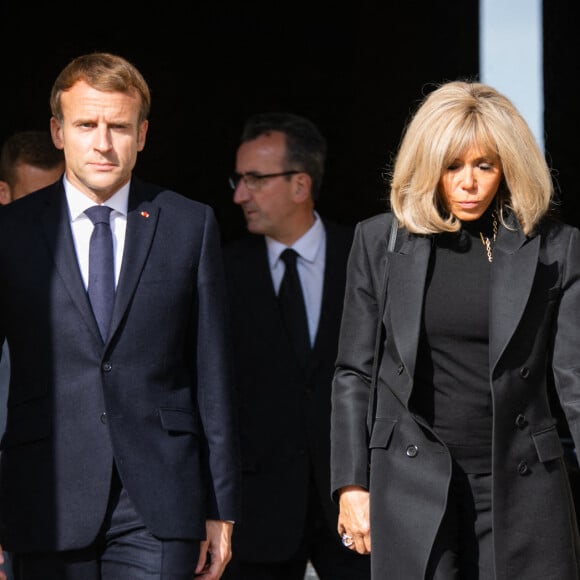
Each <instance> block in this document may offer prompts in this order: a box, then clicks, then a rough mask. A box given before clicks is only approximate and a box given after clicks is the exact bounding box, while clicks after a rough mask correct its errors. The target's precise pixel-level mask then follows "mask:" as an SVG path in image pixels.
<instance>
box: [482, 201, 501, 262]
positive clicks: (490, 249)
mask: <svg viewBox="0 0 580 580" xmlns="http://www.w3.org/2000/svg"><path fill="white" fill-rule="evenodd" d="M491 216H492V218H493V220H492V222H491V227H492V230H493V240H490V239H489V237H488V236H484V235H483V234H482V233H481V232H479V237H480V238H481V243H482V244H483V247H484V248H485V251H486V253H487V260H488V262H493V245H492V243H493V244H495V239H496V238H497V213H496V212H495V211H493V212H492V214H491Z"/></svg>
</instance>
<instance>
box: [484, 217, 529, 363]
mask: <svg viewBox="0 0 580 580" xmlns="http://www.w3.org/2000/svg"><path fill="white" fill-rule="evenodd" d="M539 252H540V236H534V237H532V238H531V239H528V238H526V236H524V234H523V233H522V232H521V230H520V229H519V228H518V229H517V230H515V231H514V230H508V229H506V228H504V227H501V228H500V230H499V232H498V237H497V242H496V244H495V247H494V249H493V263H492V267H491V281H490V304H492V305H493V308H491V309H490V324H489V365H490V369H491V370H493V369H494V367H495V365H496V364H497V362H498V361H499V358H500V356H501V355H502V353H503V352H504V350H505V348H506V346H507V344H508V342H509V341H510V339H511V337H512V336H513V334H514V332H515V330H516V328H517V325H518V323H519V322H520V320H521V318H522V316H523V314H524V309H525V307H526V304H527V302H528V298H529V296H530V291H531V288H532V284H533V281H534V276H535V274H536V268H537V264H538V257H539Z"/></svg>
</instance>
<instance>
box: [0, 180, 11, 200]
mask: <svg viewBox="0 0 580 580" xmlns="http://www.w3.org/2000/svg"><path fill="white" fill-rule="evenodd" d="M11 201H12V196H11V195H10V186H9V185H8V183H7V182H6V181H2V180H0V205H7V204H9V203H10V202H11Z"/></svg>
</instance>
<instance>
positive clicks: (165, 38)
mask: <svg viewBox="0 0 580 580" xmlns="http://www.w3.org/2000/svg"><path fill="white" fill-rule="evenodd" d="M0 3H1V4H0V22H1V23H2V28H3V30H4V33H3V37H2V38H1V39H0V71H1V74H2V80H1V81H0V95H1V97H0V98H1V99H2V100H1V102H2V105H3V106H2V111H3V113H2V115H1V118H0V140H3V139H4V138H6V137H7V136H8V135H9V134H10V133H12V132H13V131H15V130H20V129H31V128H42V127H48V123H49V117H50V110H49V106H48V98H49V93H50V88H51V85H52V82H53V80H54V79H55V77H56V75H57V74H58V72H59V71H60V70H61V69H62V68H63V67H64V66H65V65H66V64H67V63H68V61H69V60H70V59H72V58H74V57H75V56H77V55H79V54H81V53H85V52H89V51H93V50H106V51H111V52H116V53H119V54H121V55H122V56H125V57H126V58H128V59H129V60H131V61H132V62H134V64H136V65H137V66H138V68H139V69H140V70H141V71H142V73H143V74H144V76H145V78H146V79H147V81H148V82H149V84H150V87H151V90H152V96H153V106H152V113H151V117H150V129H149V134H148V142H147V145H146V148H145V150H144V151H143V152H142V153H141V154H140V157H139V160H138V164H137V168H136V173H137V174H138V175H139V176H141V177H143V178H145V179H148V180H150V181H154V182H156V183H159V184H161V185H165V186H167V187H170V188H172V189H175V190H177V191H179V192H180V193H183V194H184V195H186V196H188V197H191V198H193V199H197V200H200V201H204V202H207V203H209V204H210V205H211V206H212V207H213V208H214V209H215V210H216V213H217V216H218V220H219V221H220V225H221V227H222V232H223V236H224V238H226V239H228V238H232V237H236V236H237V235H239V234H240V233H241V232H242V231H244V224H243V220H242V216H241V212H240V210H239V208H237V207H236V206H234V205H233V203H232V200H231V191H230V189H229V187H228V185H227V177H228V175H229V173H230V172H231V170H232V168H233V164H234V156H235V149H236V146H237V140H238V137H239V133H240V131H241V127H242V123H243V121H244V119H245V118H246V117H247V116H248V115H250V114H252V113H256V112H260V111H265V110H283V109H284V110H289V111H293V112H295V113H299V114H303V115H305V116H307V117H310V118H311V119H312V120H313V121H314V122H316V123H317V124H318V125H319V127H320V129H321V130H322V132H323V133H324V134H325V135H326V137H327V139H328V142H329V158H328V164H327V173H326V178H325V182H324V185H323V192H322V195H321V199H320V201H319V205H318V209H319V211H320V212H321V213H323V214H324V215H326V216H327V217H331V218H334V219H335V220H337V221H340V222H343V223H355V222H356V221H358V220H360V219H363V218H365V217H368V216H370V215H373V214H375V213H378V212H380V211H383V209H384V207H385V202H384V199H385V196H386V186H385V183H384V181H383V177H382V175H383V171H384V169H385V167H386V165H387V164H388V163H389V161H390V160H391V159H392V155H393V154H394V152H395V151H396V148H397V146H398V143H399V139H400V135H401V131H402V129H403V127H404V124H405V122H406V120H407V119H408V116H409V114H410V113H411V112H412V111H413V110H414V108H415V106H416V105H417V103H418V101H419V100H420V98H421V96H422V95H423V94H425V93H426V92H427V91H428V90H429V89H430V88H431V87H432V84H433V83H438V82H441V81H446V80H453V79H457V78H472V79H474V78H477V77H478V68H479V65H478V63H479V52H478V46H479V36H478V2H477V0H447V1H446V2H437V1H434V0H415V1H409V0H400V1H396V2H395V1H389V0H375V1H370V0H359V1H358V2H356V3H350V4H349V5H347V6H346V7H340V6H339V3H335V2H317V1H316V0H311V1H310V2H305V1H304V0H296V1H295V2H291V3H279V2H278V3H274V2H265V1H247V2H238V3H229V2H216V1H214V2H207V1H204V0H199V1H197V2H196V3H195V4H194V5H191V6H190V7H189V8H188V7H187V4H186V3H185V4H186V7H185V8H184V7H183V6H181V4H183V3H180V5H177V4H174V3H173V2H160V3H158V4H157V5H156V6H155V8H154V9H152V10H147V11H146V9H145V7H144V4H132V3H127V2H117V3H104V4H103V3H99V4H97V5H87V4H82V3H78V2H76V3H73V2H70V3H69V2H61V3H58V2H57V3H44V4H43V5H42V6H40V7H36V6H35V7H32V6H30V5H27V4H26V3H24V2H18V3H17V2H7V0H0ZM578 12H579V8H578V3H577V2H575V1H569V2H568V1H564V0H550V1H549V2H546V6H545V7H544V54H545V62H544V69H545V76H544V84H545V133H546V134H545V148H546V155H547V158H548V161H549V163H550V165H551V167H553V168H554V176H555V178H556V180H557V186H558V188H559V190H560V191H561V199H562V217H563V218H564V219H565V221H568V222H569V223H573V224H574V225H580V200H578V199H577V197H578V196H577V195H576V183H575V181H576V180H575V177H576V171H575V169H576V165H577V157H578V155H577V153H576V149H577V147H576V146H577V139H578V137H577V136H578V134H579V131H578V129H579V128H580V127H579V114H578V106H577V105H576V100H577V91H574V90H572V89H571V88H570V87H573V86H575V84H576V82H577V80H576V79H575V76H576V74H577V73H578V70H579V69H578V60H579V58H578V57H579V52H578V48H579V44H580V41H579V39H578V34H577V33H576V30H575V28H574V27H575V26H576V23H577V22H578V18H577V17H578ZM517 74H518V71H517V70H514V75H517Z"/></svg>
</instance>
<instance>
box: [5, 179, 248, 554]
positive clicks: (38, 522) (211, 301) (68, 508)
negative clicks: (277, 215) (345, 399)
mask: <svg viewBox="0 0 580 580" xmlns="http://www.w3.org/2000/svg"><path fill="white" fill-rule="evenodd" d="M226 310H227V309H226V296H225V285H224V278H223V266H222V259H221V247H220V237H219V230H218V227H217V223H216V221H215V218H214V214H213V211H212V210H211V208H209V207H208V206H206V205H203V204H200V203H197V202H195V201H192V200H189V199H187V198H185V197H183V196H181V195H179V194H176V193H175V192H172V191H168V190H165V189H163V188H160V187H157V186H154V185H151V184H146V183H144V182H141V181H139V180H137V179H136V178H133V180H132V183H131V188H130V193H129V206H128V216H127V229H126V238H125V248H124V255H123V262H122V267H121V273H120V277H119V282H118V286H117V293H116V298H115V305H114V310H113V315H112V323H111V329H110V335H109V337H108V339H107V340H106V342H105V344H103V342H102V340H101V339H100V337H99V331H98V328H97V325H96V321H95V319H94V317H93V313H92V310H91V307H90V303H89V300H88V297H87V293H86V291H85V287H84V285H83V281H82V278H81V274H80V269H79V267H78V262H77V257H76V254H75V249H74V244H73V238H72V233H71V229H70V218H69V213H68V206H67V203H66V198H65V194H64V188H63V186H62V183H61V182H57V183H56V184H54V185H52V186H49V187H48V188H45V189H42V190H39V191H38V192H36V193H33V194H31V195H29V196H26V197H24V198H22V200H18V201H17V202H14V203H13V204H10V205H7V206H5V207H3V208H2V210H1V211H0V339H2V338H3V337H4V336H5V337H6V338H7V340H8V344H9V347H10V354H11V380H10V392H9V400H8V417H7V427H6V433H5V435H4V437H3V439H2V444H1V450H2V454H1V463H0V541H1V543H2V544H3V545H4V547H5V548H7V549H8V550H11V551H18V552H19V551H27V550H54V549H56V550H69V549H73V548H81V547H83V546H86V545H87V544H89V543H90V542H91V541H92V540H93V539H94V538H95V535H96V534H97V531H98V529H99V527H100V526H101V524H102V522H103V516H104V513H105V509H106V506H107V499H108V495H109V486H110V481H111V473H112V466H113V462H114V463H115V465H116V467H117V469H118V472H119V474H120V477H121V480H122V482H123V485H124V486H125V488H126V489H127V491H128V493H129V496H130V497H131V499H132V501H133V503H134V505H135V507H136V509H137V511H138V512H139V514H140V515H141V517H142V519H143V520H144V522H145V524H146V525H147V527H148V529H149V530H150V531H151V532H152V533H153V534H154V535H156V536H158V537H160V538H174V539H179V538H184V539H187V538H190V539H194V538H204V537H205V520H206V518H211V519H230V520H235V519H237V518H238V517H239V513H238V505H239V500H238V497H239V476H238V473H239V455H238V444H237V433H236V423H235V414H234V405H233V401H232V396H233V394H234V390H233V387H232V378H233V374H232V369H231V356H230V350H229V343H230V338H231V337H230V335H229V331H228V325H227V312H226Z"/></svg>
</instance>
